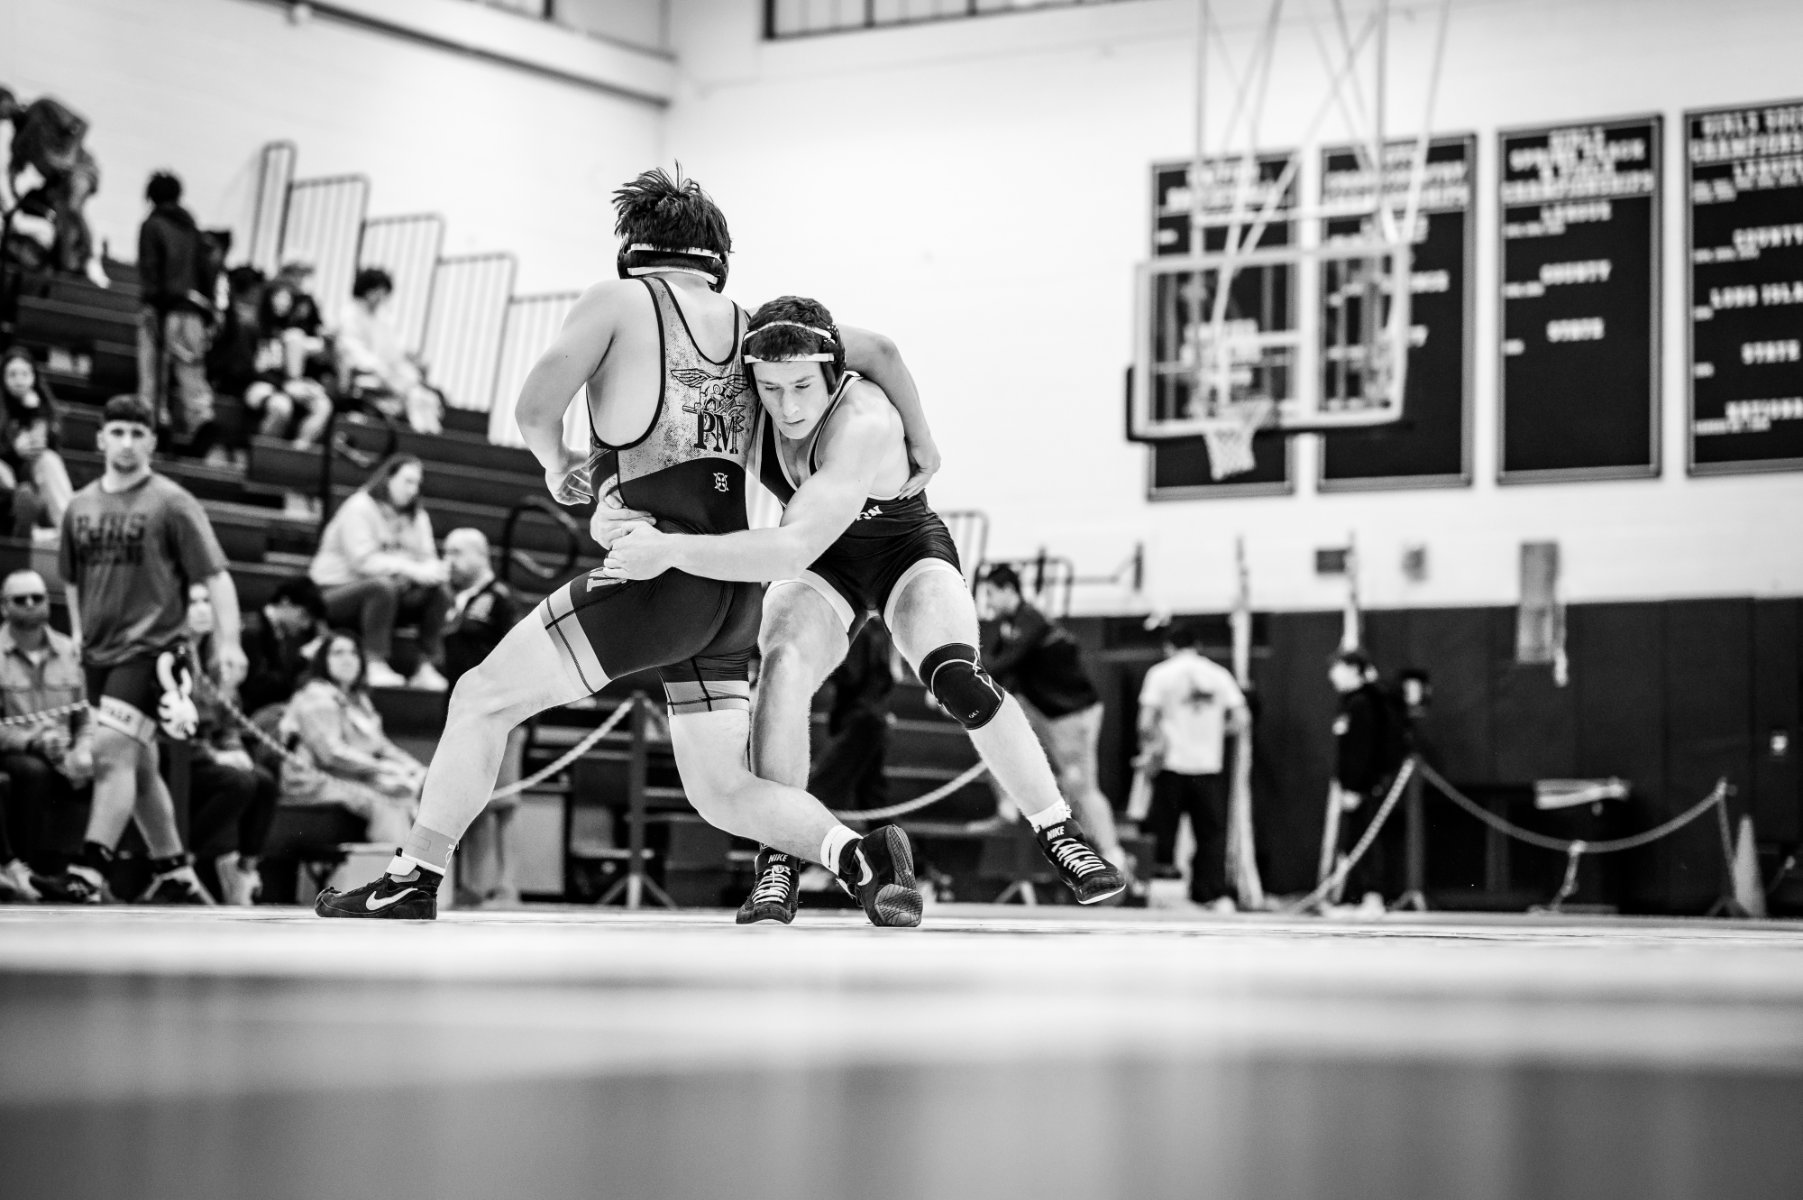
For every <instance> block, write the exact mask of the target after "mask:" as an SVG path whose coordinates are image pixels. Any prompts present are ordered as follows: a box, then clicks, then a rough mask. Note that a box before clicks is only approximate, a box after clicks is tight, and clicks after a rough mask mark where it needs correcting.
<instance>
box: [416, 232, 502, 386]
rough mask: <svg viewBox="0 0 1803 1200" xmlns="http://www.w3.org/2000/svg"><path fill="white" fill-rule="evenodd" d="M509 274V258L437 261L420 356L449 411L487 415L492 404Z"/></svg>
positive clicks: (478, 256)
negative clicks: (484, 413)
mask: <svg viewBox="0 0 1803 1200" xmlns="http://www.w3.org/2000/svg"><path fill="white" fill-rule="evenodd" d="M513 273H514V258H513V255H511V254H502V253H494V254H463V255H456V256H454V257H450V258H441V259H439V260H438V269H437V270H436V271H435V272H434V273H433V277H432V303H431V306H430V308H429V310H428V315H427V318H426V341H425V346H424V348H423V351H422V354H423V357H424V358H425V360H426V363H427V364H428V369H429V373H430V375H431V378H432V382H433V383H435V384H437V385H438V387H439V389H440V390H442V391H443V392H444V394H445V400H446V401H447V402H448V403H449V404H450V405H451V407H453V408H468V409H479V410H481V411H483V412H487V411H488V410H489V408H490V407H491V405H492V402H493V399H494V392H495V367H496V366H497V365H498V364H499V362H500V356H501V329H502V326H503V324H504V323H505V321H506V317H507V305H508V302H509V301H510V300H511V299H512V298H513Z"/></svg>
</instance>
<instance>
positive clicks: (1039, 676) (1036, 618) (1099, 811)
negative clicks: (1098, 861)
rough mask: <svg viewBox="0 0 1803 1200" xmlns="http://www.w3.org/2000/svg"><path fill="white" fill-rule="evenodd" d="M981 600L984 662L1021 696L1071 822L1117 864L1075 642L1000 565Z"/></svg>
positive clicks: (1095, 725) (986, 580)
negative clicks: (985, 615) (1073, 816)
mask: <svg viewBox="0 0 1803 1200" xmlns="http://www.w3.org/2000/svg"><path fill="white" fill-rule="evenodd" d="M982 602H983V608H984V610H985V611H986V612H988V613H989V614H990V615H991V618H992V620H993V624H990V625H988V626H987V627H986V628H985V633H986V634H987V635H988V638H989V640H988V643H987V644H986V645H985V646H984V647H983V662H984V663H985V665H987V666H988V668H989V671H990V673H991V674H992V675H993V676H994V677H995V679H996V680H997V682H999V683H1000V684H1001V685H1002V686H1003V687H1005V688H1007V689H1008V690H1009V691H1010V692H1013V693H1014V695H1015V697H1016V698H1017V699H1019V700H1020V701H1021V707H1022V708H1023V709H1025V710H1026V713H1027V720H1028V721H1029V722H1030V723H1031V724H1032V726H1033V732H1034V733H1036V734H1038V735H1039V741H1040V744H1041V745H1043V746H1044V747H1045V752H1046V757H1048V758H1049V759H1051V761H1052V770H1053V772H1054V773H1055V774H1056V775H1057V777H1058V790H1059V791H1060V792H1062V793H1063V795H1064V799H1065V802H1066V803H1068V804H1069V805H1070V806H1071V810H1072V811H1073V812H1075V813H1076V814H1077V821H1078V823H1079V824H1081V825H1082V826H1083V828H1084V829H1085V830H1087V831H1088V832H1089V835H1090V836H1091V837H1093V838H1094V839H1095V841H1096V846H1097V848H1098V849H1099V850H1100V851H1101V854H1102V857H1103V858H1105V859H1107V860H1108V861H1109V862H1111V863H1113V864H1115V865H1116V866H1121V865H1122V864H1123V863H1124V862H1125V860H1126V854H1125V853H1124V852H1123V851H1122V849H1121V842H1120V837H1119V835H1118V834H1116V832H1115V828H1114V809H1113V807H1112V806H1111V805H1110V804H1109V803H1108V797H1106V796H1104V795H1103V794H1102V789H1101V787H1100V786H1098V784H1097V782H1096V775H1097V763H1096V751H1097V747H1098V745H1099V743H1100V740H1101V736H1102V694H1101V693H1100V692H1098V691H1096V685H1095V684H1094V683H1093V682H1091V681H1090V678H1089V674H1088V673H1087V672H1086V671H1085V670H1084V669H1083V656H1082V651H1081V650H1080V649H1079V648H1078V646H1077V640H1076V639H1075V638H1073V637H1072V636H1071V635H1070V634H1069V633H1068V632H1066V631H1065V630H1064V628H1063V627H1062V626H1060V625H1058V624H1057V623H1056V622H1054V621H1052V620H1051V619H1050V618H1048V617H1047V616H1046V615H1045V614H1044V613H1042V612H1040V611H1039V609H1037V608H1035V607H1034V606H1033V605H1032V604H1029V603H1028V602H1027V600H1026V599H1025V597H1023V596H1022V595H1021V587H1020V576H1019V575H1018V574H1016V573H1015V571H1014V568H1012V567H1010V566H1008V565H1006V564H1002V565H998V566H994V567H991V568H990V569H989V570H988V571H987V572H986V573H985V574H984V576H983V584H982Z"/></svg>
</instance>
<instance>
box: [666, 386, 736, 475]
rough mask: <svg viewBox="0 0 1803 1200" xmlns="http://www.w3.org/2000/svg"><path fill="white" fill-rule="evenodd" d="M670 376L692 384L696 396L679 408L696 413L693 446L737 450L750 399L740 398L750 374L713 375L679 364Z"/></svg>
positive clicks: (717, 452) (727, 450) (732, 451)
mask: <svg viewBox="0 0 1803 1200" xmlns="http://www.w3.org/2000/svg"><path fill="white" fill-rule="evenodd" d="M670 378H672V379H674V380H675V381H676V382H677V383H680V384H682V385H683V386H684V387H686V388H692V389H693V390H694V391H695V393H696V396H695V399H694V400H692V401H690V402H689V403H688V404H685V405H683V406H682V411H683V412H686V413H693V414H695V448H696V449H698V450H708V451H711V452H713V453H715V454H737V453H738V452H739V435H740V434H742V433H744V432H745V427H746V424H747V421H746V418H747V417H748V416H750V408H751V406H750V403H749V402H747V401H744V400H742V399H740V397H742V396H744V395H745V393H746V392H748V391H750V390H751V377H750V376H748V375H746V374H745V373H744V372H743V371H729V372H728V373H727V374H725V375H713V374H710V373H709V372H707V371H703V370H701V369H699V368H697V367H681V368H679V369H677V370H674V371H671V372H670Z"/></svg>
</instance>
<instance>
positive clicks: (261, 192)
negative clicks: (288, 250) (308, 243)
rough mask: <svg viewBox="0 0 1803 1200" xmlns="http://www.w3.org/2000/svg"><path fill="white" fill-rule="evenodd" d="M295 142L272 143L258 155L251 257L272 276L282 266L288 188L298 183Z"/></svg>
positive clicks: (258, 267)
mask: <svg viewBox="0 0 1803 1200" xmlns="http://www.w3.org/2000/svg"><path fill="white" fill-rule="evenodd" d="M294 163H295V148H294V143H293V142H270V143H268V144H267V145H265V146H264V147H263V149H262V152H261V153H260V154H258V156H257V194H256V199H255V201H254V202H253V208H252V211H251V225H250V237H249V239H248V242H247V247H246V250H247V259H248V261H249V263H250V265H251V266H253V267H255V268H256V269H257V270H259V271H261V272H263V274H265V275H270V274H273V273H274V272H275V269H276V267H278V266H280V265H281V255H282V227H283V226H284V225H285V224H286V223H287V220H288V189H289V186H290V185H291V184H292V183H293V182H294Z"/></svg>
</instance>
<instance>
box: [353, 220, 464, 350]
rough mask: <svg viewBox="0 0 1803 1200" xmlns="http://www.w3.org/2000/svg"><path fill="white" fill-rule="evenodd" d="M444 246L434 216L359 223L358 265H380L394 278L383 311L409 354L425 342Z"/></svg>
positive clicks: (441, 224) (440, 223)
mask: <svg viewBox="0 0 1803 1200" xmlns="http://www.w3.org/2000/svg"><path fill="white" fill-rule="evenodd" d="M443 246H444V218H443V217H441V216H439V215H438V214H437V213H414V214H411V215H409V216H402V217H370V218H369V219H367V220H366V221H364V222H363V243H362V246H361V247H360V248H359V249H358V251H357V266H358V268H359V269H361V268H363V267H380V268H381V269H382V270H384V271H387V272H388V274H389V276H390V277H391V278H392V279H393V280H394V294H393V295H392V296H391V297H390V298H389V300H388V307H387V309H386V311H387V314H388V319H389V320H391V321H393V322H394V326H395V328H396V329H398V330H400V333H401V344H402V345H403V346H405V347H406V348H407V351H408V353H410V354H418V353H419V352H420V350H421V349H422V348H423V347H424V346H425V344H426V317H427V316H428V315H429V314H430V312H431V309H432V285H433V282H434V277H435V276H436V275H437V273H438V258H439V252H440V250H441V249H442V248H443Z"/></svg>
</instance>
